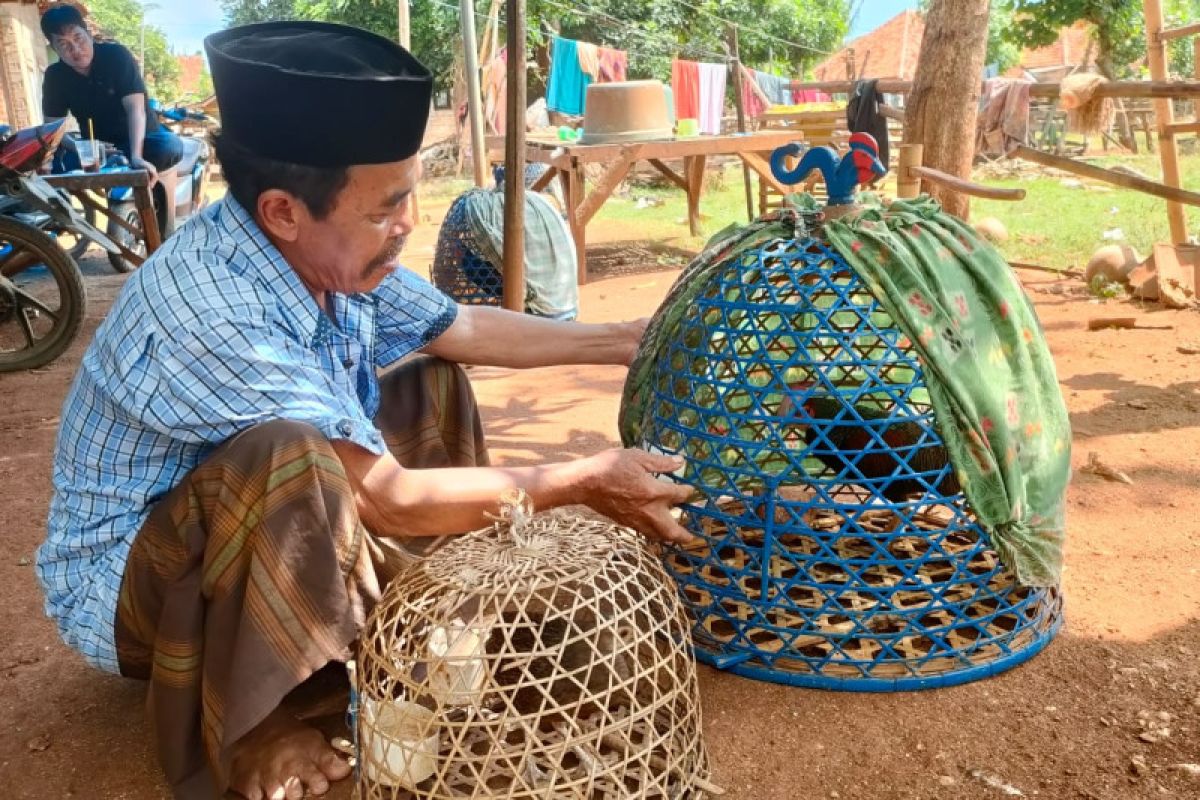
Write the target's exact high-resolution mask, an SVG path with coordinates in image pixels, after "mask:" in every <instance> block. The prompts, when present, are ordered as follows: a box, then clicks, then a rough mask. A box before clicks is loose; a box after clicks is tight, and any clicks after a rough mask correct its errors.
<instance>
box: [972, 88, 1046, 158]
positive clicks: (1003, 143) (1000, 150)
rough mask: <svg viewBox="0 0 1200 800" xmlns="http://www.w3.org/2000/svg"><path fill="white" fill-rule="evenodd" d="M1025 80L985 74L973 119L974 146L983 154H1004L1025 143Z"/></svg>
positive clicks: (1026, 113) (1027, 103)
mask: <svg viewBox="0 0 1200 800" xmlns="http://www.w3.org/2000/svg"><path fill="white" fill-rule="evenodd" d="M1031 85H1032V83H1031V82H1029V81H1022V80H1011V79H1009V78H988V79H987V80H986V81H984V82H983V98H982V100H981V109H980V111H979V118H978V120H977V122H976V129H977V131H978V133H977V135H976V141H975V148H976V149H977V150H978V151H979V152H981V153H983V154H984V155H989V156H992V155H996V156H999V155H1005V154H1007V153H1008V151H1010V150H1012V149H1013V148H1014V147H1016V146H1017V145H1019V144H1025V137H1026V136H1027V134H1028V132H1029V87H1030V86H1031Z"/></svg>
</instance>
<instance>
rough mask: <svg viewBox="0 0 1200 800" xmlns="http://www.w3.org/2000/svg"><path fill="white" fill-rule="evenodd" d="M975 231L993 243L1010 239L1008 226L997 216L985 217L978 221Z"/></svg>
mask: <svg viewBox="0 0 1200 800" xmlns="http://www.w3.org/2000/svg"><path fill="white" fill-rule="evenodd" d="M975 232H976V233H978V234H979V235H980V236H982V237H983V238H985V239H987V240H988V241H989V242H991V243H993V244H997V243H999V242H1005V241H1008V228H1006V227H1004V223H1003V222H1001V221H1000V220H998V219H996V218H995V217H984V218H983V219H981V220H979V221H978V222H976V223H975Z"/></svg>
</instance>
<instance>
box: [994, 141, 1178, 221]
mask: <svg viewBox="0 0 1200 800" xmlns="http://www.w3.org/2000/svg"><path fill="white" fill-rule="evenodd" d="M1009 156H1011V157H1014V158H1023V159H1025V160H1026V161H1032V162H1034V163H1035V164H1041V165H1042V166H1045V167H1054V168H1056V169H1061V170H1064V171H1065V172H1070V173H1072V174H1074V175H1080V176H1082V177H1084V178H1094V179H1096V180H1098V181H1105V182H1106V183H1111V184H1114V185H1116V186H1123V187H1125V188H1126V189H1135V190H1137V191H1139V192H1145V193H1146V194H1152V195H1154V196H1155V197H1161V198H1163V199H1164V200H1173V201H1175V202H1177V203H1186V204H1188V205H1192V206H1200V194H1197V193H1196V192H1189V191H1187V190H1186V189H1176V188H1175V187H1173V186H1167V185H1165V184H1162V183H1158V182H1157V181H1152V180H1147V179H1146V178H1137V177H1134V176H1133V175H1126V174H1125V173H1123V172H1113V171H1112V170H1110V169H1105V168H1104V167H1097V166H1094V165H1092V164H1085V163H1083V162H1082V161H1076V160H1075V159H1073V158H1067V157H1066V156H1056V155H1054V154H1053V153H1043V152H1042V151H1041V150H1034V149H1033V148H1032V147H1026V146H1025V145H1020V146H1018V147H1017V148H1016V149H1015V150H1013V151H1012V152H1010V153H1009Z"/></svg>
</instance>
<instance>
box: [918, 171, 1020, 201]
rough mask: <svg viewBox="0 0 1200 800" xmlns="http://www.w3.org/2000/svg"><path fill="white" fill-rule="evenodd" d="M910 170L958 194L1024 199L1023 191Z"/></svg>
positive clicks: (936, 172) (997, 198)
mask: <svg viewBox="0 0 1200 800" xmlns="http://www.w3.org/2000/svg"><path fill="white" fill-rule="evenodd" d="M910 169H911V171H912V172H913V174H916V175H919V176H921V177H922V178H925V179H926V180H930V181H933V182H934V183H940V184H942V185H943V186H948V187H950V188H951V189H953V190H954V191H956V192H959V193H960V194H965V195H970V196H971V197H982V198H985V199H987V200H1024V199H1025V190H1024V189H1003V188H1000V187H999V186H984V185H982V184H979V183H972V182H971V181H967V180H963V179H962V178H959V177H958V176H956V175H950V174H948V173H945V172H942V171H941V170H937V169H933V168H932V167H921V166H913V167H910Z"/></svg>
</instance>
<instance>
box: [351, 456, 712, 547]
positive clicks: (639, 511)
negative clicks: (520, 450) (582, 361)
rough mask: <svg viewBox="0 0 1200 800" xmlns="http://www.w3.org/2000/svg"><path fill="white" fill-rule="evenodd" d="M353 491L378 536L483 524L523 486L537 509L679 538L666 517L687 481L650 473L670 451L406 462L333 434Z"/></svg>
mask: <svg viewBox="0 0 1200 800" xmlns="http://www.w3.org/2000/svg"><path fill="white" fill-rule="evenodd" d="M333 449H334V452H336V453H337V455H338V458H339V459H341V462H342V465H343V467H344V468H345V470H346V475H347V477H348V478H349V480H350V485H351V487H352V488H353V490H354V495H355V501H356V504H357V506H358V513H359V516H360V517H361V518H362V521H363V524H365V525H366V526H367V527H368V528H369V529H370V530H371V531H372V532H373V533H375V534H376V535H379V536H389V537H396V538H400V537H405V536H437V535H443V534H454V533H463V532H466V531H469V530H474V529H476V528H481V527H483V526H484V525H486V524H487V522H488V518H487V516H486V515H487V514H496V513H497V512H498V511H499V498H500V497H501V496H502V495H504V494H505V493H507V492H510V491H512V490H513V489H524V490H525V492H526V494H528V495H529V497H530V499H531V500H532V502H533V505H534V508H536V509H541V510H545V509H549V508H555V507H557V506H563V505H572V504H579V505H586V506H588V507H590V508H592V509H594V510H595V511H598V512H600V513H601V514H604V515H605V516H607V517H609V518H611V519H613V520H615V521H616V522H618V523H620V524H622V525H628V526H629V527H631V528H634V529H636V530H638V531H640V532H641V533H643V534H645V535H646V536H647V537H648V538H651V539H655V540H659V541H669V542H678V543H685V542H689V541H691V539H692V537H691V535H690V534H689V533H688V532H687V531H686V530H685V529H684V528H683V527H682V526H680V525H679V523H678V522H676V521H675V519H674V518H673V517H672V516H671V513H670V512H671V507H672V506H674V505H677V504H679V503H682V502H684V501H685V500H687V499H688V497H689V496H690V495H691V491H692V490H691V488H690V487H687V486H680V485H677V484H673V483H668V482H665V481H660V480H658V479H657V478H656V477H655V474H656V473H660V472H673V471H675V470H677V469H678V468H679V467H680V466H681V463H680V462H679V460H678V459H677V458H676V457H674V456H660V455H652V454H650V453H646V452H643V451H640V450H608V451H605V452H603V453H600V454H598V455H595V456H591V457H589V458H581V459H579V460H577V461H567V462H559V463H554V464H544V465H540V466H536V467H455V468H445V469H405V468H404V467H402V466H400V464H399V463H398V462H397V461H396V459H395V458H393V457H392V456H391V454H389V453H385V454H384V455H381V456H377V455H375V454H374V453H371V452H370V451H368V450H366V449H364V448H362V447H360V446H359V445H357V444H354V443H353V442H350V441H347V440H334V441H333Z"/></svg>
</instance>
